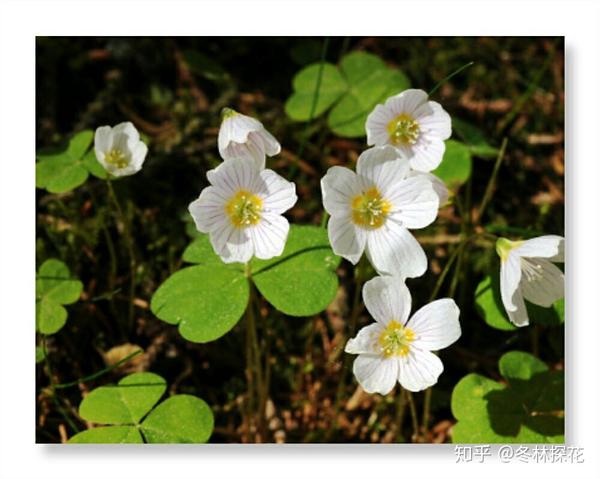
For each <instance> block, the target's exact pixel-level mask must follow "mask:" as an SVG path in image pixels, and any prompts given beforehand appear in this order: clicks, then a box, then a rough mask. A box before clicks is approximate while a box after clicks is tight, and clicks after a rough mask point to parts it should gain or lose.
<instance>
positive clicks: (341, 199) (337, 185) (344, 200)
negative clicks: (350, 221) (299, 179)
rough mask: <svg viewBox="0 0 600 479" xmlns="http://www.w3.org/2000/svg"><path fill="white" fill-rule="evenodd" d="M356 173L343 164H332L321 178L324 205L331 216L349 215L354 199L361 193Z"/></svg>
mask: <svg viewBox="0 0 600 479" xmlns="http://www.w3.org/2000/svg"><path fill="white" fill-rule="evenodd" d="M360 192H361V191H360V187H359V183H358V178H357V176H356V173H354V172H353V171H352V170H350V169H348V168H344V167H342V166H332V167H331V168H329V169H328V170H327V174H326V175H325V176H324V177H323V178H321V194H322V196H323V207H324V208H325V211H327V213H329V214H330V215H331V216H336V215H347V214H349V212H350V207H351V203H352V199H353V198H354V197H355V196H356V195H359V194H360Z"/></svg>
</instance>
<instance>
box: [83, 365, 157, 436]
mask: <svg viewBox="0 0 600 479" xmlns="http://www.w3.org/2000/svg"><path fill="white" fill-rule="evenodd" d="M166 389H167V384H166V382H165V380H164V379H163V378H161V377H160V376H159V375H157V374H153V373H135V374H131V375H129V376H126V377H124V378H123V379H121V380H120V381H119V384H116V385H112V386H101V387H99V388H97V389H94V390H93V391H92V392H91V393H90V394H88V395H87V396H86V397H85V398H84V399H83V401H82V402H81V404H80V406H79V415H80V416H81V417H82V418H83V419H85V420H86V421H90V422H93V423H96V424H137V423H138V422H139V421H140V420H141V419H142V418H143V417H144V416H145V415H146V414H147V413H148V411H150V409H152V407H153V406H154V405H155V404H156V403H157V402H158V400H159V399H160V398H161V396H162V395H163V394H164V393H165V391H166Z"/></svg>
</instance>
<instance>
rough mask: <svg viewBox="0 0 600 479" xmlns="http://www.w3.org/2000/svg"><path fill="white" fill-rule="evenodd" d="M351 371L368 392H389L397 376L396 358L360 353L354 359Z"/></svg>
mask: <svg viewBox="0 0 600 479" xmlns="http://www.w3.org/2000/svg"><path fill="white" fill-rule="evenodd" d="M352 371H353V372H354V375H355V376H356V380H357V381H358V383H359V384H360V385H361V386H362V388H363V389H364V390H365V391H366V392H368V393H379V394H387V393H389V392H390V391H391V390H392V389H393V388H394V385H395V384H396V379H397V377H398V359H397V358H387V359H386V358H384V357H382V356H374V355H369V354H361V355H360V356H358V357H357V358H356V359H355V360H354V365H353V367H352Z"/></svg>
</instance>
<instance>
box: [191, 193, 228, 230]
mask: <svg viewBox="0 0 600 479" xmlns="http://www.w3.org/2000/svg"><path fill="white" fill-rule="evenodd" d="M224 206H225V200H224V199H223V197H222V196H220V195H219V193H218V190H217V189H216V188H215V187H214V186H208V187H206V188H204V189H203V190H202V192H201V193H200V196H199V197H198V199H197V200H194V201H192V202H191V203H190V205H189V207H188V211H189V212H190V214H191V215H192V218H193V219H194V223H195V224H196V229H197V230H198V231H200V232H201V233H208V232H209V231H212V230H215V229H217V227H218V226H219V225H220V224H221V223H223V221H226V222H229V221H228V219H227V217H226V215H225V210H224Z"/></svg>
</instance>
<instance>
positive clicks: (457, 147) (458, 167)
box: [432, 140, 472, 190]
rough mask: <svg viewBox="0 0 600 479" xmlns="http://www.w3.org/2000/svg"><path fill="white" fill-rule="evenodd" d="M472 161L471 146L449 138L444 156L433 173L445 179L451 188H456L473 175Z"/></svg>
mask: <svg viewBox="0 0 600 479" xmlns="http://www.w3.org/2000/svg"><path fill="white" fill-rule="evenodd" d="M471 163H472V161H471V152H470V150H469V148H468V147H467V146H466V145H464V144H462V143H459V142H458V141H454V140H448V141H446V151H445V152H444V158H443V159H442V162H441V163H440V166H438V167H437V168H436V169H435V170H433V171H432V173H433V174H434V175H436V176H437V177H439V178H440V179H441V180H442V181H444V183H446V186H447V187H448V188H449V189H452V190H456V189H457V188H458V187H459V186H460V185H462V184H463V183H464V182H465V181H467V180H468V179H469V176H471Z"/></svg>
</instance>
